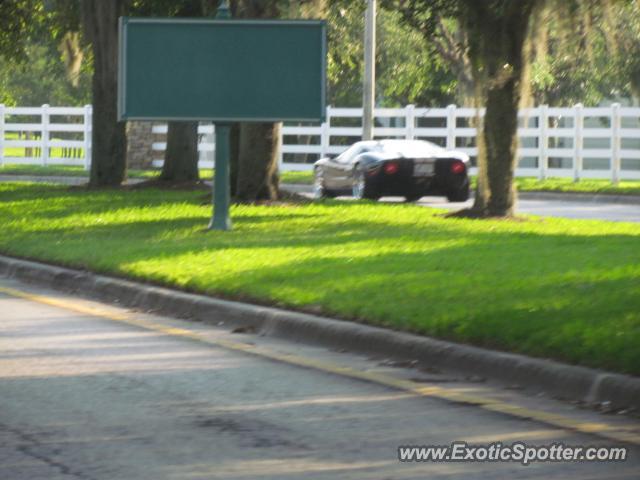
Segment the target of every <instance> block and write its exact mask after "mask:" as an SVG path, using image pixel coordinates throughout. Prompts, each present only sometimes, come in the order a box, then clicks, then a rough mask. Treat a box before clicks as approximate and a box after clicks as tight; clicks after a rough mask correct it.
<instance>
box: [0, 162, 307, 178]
mask: <svg viewBox="0 0 640 480" xmlns="http://www.w3.org/2000/svg"><path fill="white" fill-rule="evenodd" d="M159 174H160V170H159V169H145V170H138V169H129V170H128V171H127V175H128V176H129V178H147V179H151V178H154V177H157V176H158V175H159ZM0 175H28V176H34V177H87V176H88V175H89V172H87V171H86V170H85V169H84V168H83V167H77V166H73V165H51V166H46V167H43V166H42V165H19V164H6V165H4V166H2V167H0ZM212 177H213V170H212V169H211V168H202V169H200V178H201V179H203V180H210V179H211V178H212ZM306 177H308V182H307V181H306ZM281 181H282V182H283V183H312V181H313V177H312V175H311V174H310V173H309V172H283V173H282V178H281Z"/></svg>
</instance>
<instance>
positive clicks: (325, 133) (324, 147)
mask: <svg viewBox="0 0 640 480" xmlns="http://www.w3.org/2000/svg"><path fill="white" fill-rule="evenodd" d="M330 128H331V105H327V118H326V119H325V121H324V122H323V123H322V125H320V158H322V157H326V156H327V155H329V146H330V144H331V138H330V135H329V129H330Z"/></svg>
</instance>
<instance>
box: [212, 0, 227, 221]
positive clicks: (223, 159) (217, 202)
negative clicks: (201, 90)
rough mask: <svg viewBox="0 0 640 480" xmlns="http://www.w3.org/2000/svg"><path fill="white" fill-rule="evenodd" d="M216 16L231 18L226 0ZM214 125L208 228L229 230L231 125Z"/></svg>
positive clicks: (222, 0)
mask: <svg viewBox="0 0 640 480" xmlns="http://www.w3.org/2000/svg"><path fill="white" fill-rule="evenodd" d="M216 18H217V19H219V20H229V19H230V18H231V11H230V10H229V5H228V4H227V0H220V4H219V5H218V11H217V13H216ZM214 88H215V86H214ZM214 125H215V131H216V155H215V160H216V161H215V170H214V172H213V218H212V219H211V223H209V230H231V217H230V216H229V204H230V203H231V192H230V185H229V183H230V177H231V172H230V170H231V169H230V165H229V152H230V150H231V149H230V148H229V133H230V131H231V125H230V124H228V123H215V124H214Z"/></svg>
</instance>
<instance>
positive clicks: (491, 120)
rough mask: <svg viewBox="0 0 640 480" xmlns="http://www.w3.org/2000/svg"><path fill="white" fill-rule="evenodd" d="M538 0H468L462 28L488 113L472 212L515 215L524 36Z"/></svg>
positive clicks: (480, 142)
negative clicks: (515, 183) (490, 0)
mask: <svg viewBox="0 0 640 480" xmlns="http://www.w3.org/2000/svg"><path fill="white" fill-rule="evenodd" d="M535 3H536V0H521V1H519V2H512V1H511V0H498V1H495V2H491V3H489V2H478V1H476V0H467V1H466V2H465V4H466V12H465V13H466V15H465V28H466V29H467V32H468V40H469V56H470V58H471V61H472V65H473V71H474V79H475V82H476V92H477V93H476V97H477V100H476V102H477V105H484V106H485V107H486V113H485V117H484V121H483V122H482V123H481V124H482V129H481V130H480V132H479V134H478V187H477V189H476V198H475V202H474V205H473V208H472V211H473V213H474V214H475V215H478V216H485V217H486V216H489V217H504V216H511V215H513V212H514V208H515V203H516V194H515V189H514V186H513V175H514V170H515V166H516V162H517V148H518V136H517V132H518V105H519V104H520V97H521V94H522V83H523V81H524V80H525V77H526V75H525V73H526V63H525V55H524V41H525V38H526V36H527V30H528V26H529V21H530V18H531V15H532V12H533V9H534V6H535Z"/></svg>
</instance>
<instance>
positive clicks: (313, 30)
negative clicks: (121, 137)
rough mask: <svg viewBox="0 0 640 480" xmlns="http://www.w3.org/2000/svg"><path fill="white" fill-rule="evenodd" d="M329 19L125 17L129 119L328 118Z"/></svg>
mask: <svg viewBox="0 0 640 480" xmlns="http://www.w3.org/2000/svg"><path fill="white" fill-rule="evenodd" d="M325 104H326V24H325V22H324V21H302V20H301V21H245V20H190V19H189V20H187V19H151V18H126V17H123V18H121V19H120V58H119V82H118V114H119V117H120V119H123V120H212V121H218V122H225V121H280V120H296V121H323V120H324V116H325Z"/></svg>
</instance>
